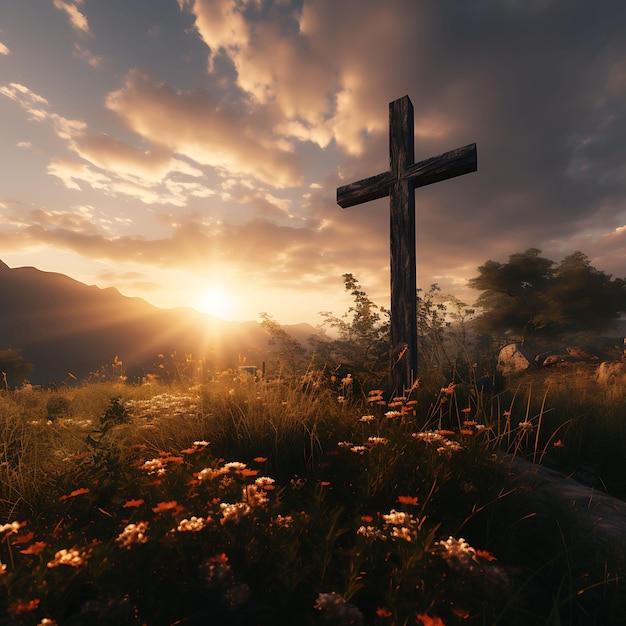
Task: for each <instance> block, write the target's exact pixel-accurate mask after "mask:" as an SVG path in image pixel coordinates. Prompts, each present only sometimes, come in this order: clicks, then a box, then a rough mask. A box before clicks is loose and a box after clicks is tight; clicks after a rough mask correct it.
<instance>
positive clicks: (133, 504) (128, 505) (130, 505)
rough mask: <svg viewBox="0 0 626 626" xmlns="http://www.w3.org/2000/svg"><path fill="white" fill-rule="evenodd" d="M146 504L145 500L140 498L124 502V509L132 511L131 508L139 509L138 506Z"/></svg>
mask: <svg viewBox="0 0 626 626" xmlns="http://www.w3.org/2000/svg"><path fill="white" fill-rule="evenodd" d="M144 502H145V500H143V499H142V498H139V499H138V500H127V501H126V502H124V504H122V508H123V509H130V508H134V507H138V506H141V505H142V504H143V503H144Z"/></svg>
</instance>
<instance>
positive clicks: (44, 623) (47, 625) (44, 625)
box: [37, 617, 57, 626]
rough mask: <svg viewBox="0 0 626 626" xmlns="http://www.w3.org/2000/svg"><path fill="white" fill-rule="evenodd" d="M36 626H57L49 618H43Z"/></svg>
mask: <svg viewBox="0 0 626 626" xmlns="http://www.w3.org/2000/svg"><path fill="white" fill-rule="evenodd" d="M37 626H57V623H56V622H55V621H54V620H53V619H50V618H49V617H44V618H43V619H42V620H41V621H40V622H39V624H37Z"/></svg>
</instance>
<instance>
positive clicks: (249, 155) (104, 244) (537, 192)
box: [0, 0, 626, 324]
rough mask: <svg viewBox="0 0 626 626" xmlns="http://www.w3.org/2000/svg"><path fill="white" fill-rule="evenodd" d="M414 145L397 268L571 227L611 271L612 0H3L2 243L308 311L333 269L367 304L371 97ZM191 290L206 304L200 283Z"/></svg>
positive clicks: (618, 228) (625, 194)
mask: <svg viewBox="0 0 626 626" xmlns="http://www.w3.org/2000/svg"><path fill="white" fill-rule="evenodd" d="M404 95H408V96H409V97H410V98H411V100H412V102H413V105H414V107H415V155H416V159H417V160H421V159H424V158H427V157H431V156H434V155H437V154H440V153H442V152H446V151H448V150H452V149H454V148H457V147H460V146H463V145H466V144H469V143H473V142H476V144H477V149H478V172H476V173H472V174H468V175H465V176H461V177H459V178H455V179H453V180H449V181H445V182H441V183H437V184H436V185H432V186H429V187H424V188H420V189H418V190H417V191H416V210H417V245H418V284H419V285H420V286H422V287H428V285H430V284H431V283H434V282H437V283H439V285H440V286H441V287H442V289H443V290H444V291H446V292H449V293H452V294H455V295H457V296H459V297H461V298H462V299H464V300H465V301H466V302H468V303H471V302H472V301H473V300H474V299H475V298H476V297H477V296H478V293H477V292H474V291H472V290H469V289H468V288H467V286H466V283H467V280H468V279H469V278H471V277H473V276H475V275H476V274H477V267H478V266H479V265H481V264H482V263H484V262H485V261H486V260H487V259H494V260H498V261H505V260H506V259H507V258H508V256H509V255H510V254H512V253H515V252H521V251H524V250H525V249H527V248H529V247H537V248H540V249H541V250H543V253H544V255H545V256H548V257H549V258H551V259H553V260H555V261H559V260H561V259H562V258H563V257H564V256H565V255H567V254H570V253H571V252H573V251H575V250H582V251H583V252H584V253H586V254H587V255H588V256H589V257H590V259H591V261H592V263H593V264H594V265H595V266H596V267H598V268H599V269H602V270H604V271H606V272H608V273H610V274H612V275H613V276H620V277H626V4H625V3H623V2H622V1H620V0H615V1H613V2H611V1H605V0H599V1H598V2H589V1H583V0H473V1H469V0H423V1H420V0H386V1H382V0H105V1H103V0H3V1H2V2H1V3H0V172H1V176H0V259H1V260H2V261H4V262H5V263H6V264H8V265H9V266H10V267H20V266H34V267H37V268H39V269H41V270H45V271H53V272H61V273H64V274H67V275H69V276H71V277H72V278H75V279H77V280H80V281H81V282H85V283H87V284H96V285H98V286H100V287H108V286H114V287H117V288H118V289H119V290H120V291H121V292H122V293H123V294H125V295H129V296H139V297H142V298H145V299H146V300H148V301H149V302H151V303H153V304H155V305H157V306H160V307H167V308H169V307H175V306H195V307H199V308H204V309H205V310H207V311H210V312H212V313H214V314H216V315H218V316H220V317H223V318H225V319H233V320H242V321H243V320H255V319H258V314H259V312H261V311H266V312H268V313H269V314H270V315H271V316H272V317H274V318H275V319H276V320H277V321H279V322H281V323H296V322H302V321H307V322H311V323H313V324H317V323H319V322H320V321H321V319H320V317H319V315H318V312H319V311H323V310H332V311H334V312H335V313H338V314H339V313H342V312H343V311H345V310H346V308H347V306H348V302H349V299H348V298H347V297H346V296H345V295H344V294H343V285H342V279H341V276H342V274H344V273H346V272H351V273H353V274H354V275H355V276H356V277H357V278H358V280H359V281H360V283H361V284H362V286H363V287H364V288H365V290H366V291H367V292H368V293H369V295H370V296H372V297H373V299H374V300H376V301H377V302H379V303H380V304H382V305H385V306H386V305H388V298H389V286H388V283H389V209H388V203H389V201H388V199H381V200H377V201H375V202H371V203H369V204H366V205H361V206H358V207H352V208H349V209H345V210H344V209H341V208H340V207H339V206H338V205H337V204H336V199H335V194H336V188H337V187H338V186H339V185H343V184H346V183H350V182H353V181H355V180H357V179H361V178H364V177H366V176H371V175H374V174H378V173H379V172H382V171H385V170H387V169H388V166H389V154H388V127H387V125H388V105H389V102H390V101H392V100H394V99H396V98H399V97H402V96H404ZM207 294H209V298H208V300H209V302H208V303H207V301H206V300H207V298H206V295H207Z"/></svg>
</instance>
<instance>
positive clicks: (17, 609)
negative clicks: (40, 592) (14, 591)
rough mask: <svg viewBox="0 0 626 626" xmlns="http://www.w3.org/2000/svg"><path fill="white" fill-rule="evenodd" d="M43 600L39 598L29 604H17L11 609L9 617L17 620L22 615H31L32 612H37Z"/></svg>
mask: <svg viewBox="0 0 626 626" xmlns="http://www.w3.org/2000/svg"><path fill="white" fill-rule="evenodd" d="M40 602H41V600H39V598H34V599H32V600H29V601H28V602H16V603H15V604H12V605H11V606H10V607H9V611H8V612H9V615H10V616H11V617H12V618H13V619H16V618H17V616H18V615H22V614H23V613H30V612H31V611H35V610H36V609H38V608H39V603H40Z"/></svg>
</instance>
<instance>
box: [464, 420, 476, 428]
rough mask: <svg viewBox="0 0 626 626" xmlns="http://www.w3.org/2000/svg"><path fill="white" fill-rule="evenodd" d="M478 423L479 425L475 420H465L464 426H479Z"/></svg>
mask: <svg viewBox="0 0 626 626" xmlns="http://www.w3.org/2000/svg"><path fill="white" fill-rule="evenodd" d="M477 425H478V423H477V422H475V421H474V420H466V421H464V422H463V426H464V427H465V428H472V426H477Z"/></svg>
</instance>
